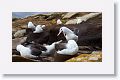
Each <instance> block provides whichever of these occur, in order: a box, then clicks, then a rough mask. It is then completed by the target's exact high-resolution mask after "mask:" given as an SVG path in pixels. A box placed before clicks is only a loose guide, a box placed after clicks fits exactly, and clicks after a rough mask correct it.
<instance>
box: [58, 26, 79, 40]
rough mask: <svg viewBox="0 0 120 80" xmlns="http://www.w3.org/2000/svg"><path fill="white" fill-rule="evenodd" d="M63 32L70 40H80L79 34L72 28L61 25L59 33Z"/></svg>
mask: <svg viewBox="0 0 120 80" xmlns="http://www.w3.org/2000/svg"><path fill="white" fill-rule="evenodd" d="M61 32H63V34H64V36H65V38H66V39H67V41H69V40H75V41H78V36H77V35H76V34H74V32H73V31H72V30H70V29H69V28H67V27H61V28H60V30H59V33H58V35H59V34H60V33H61Z"/></svg>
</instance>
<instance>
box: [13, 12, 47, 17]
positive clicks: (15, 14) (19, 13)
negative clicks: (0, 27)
mask: <svg viewBox="0 0 120 80" xmlns="http://www.w3.org/2000/svg"><path fill="white" fill-rule="evenodd" d="M47 13H48V12H12V18H25V17H28V16H32V15H37V14H47Z"/></svg>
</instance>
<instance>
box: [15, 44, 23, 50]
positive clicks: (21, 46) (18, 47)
mask: <svg viewBox="0 0 120 80" xmlns="http://www.w3.org/2000/svg"><path fill="white" fill-rule="evenodd" d="M23 47H24V46H23V45H21V44H19V45H17V47H16V50H17V51H21V49H22V48H23Z"/></svg>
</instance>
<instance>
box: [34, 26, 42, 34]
mask: <svg viewBox="0 0 120 80" xmlns="http://www.w3.org/2000/svg"><path fill="white" fill-rule="evenodd" d="M41 32H43V28H42V25H37V26H36V28H35V31H33V33H41Z"/></svg>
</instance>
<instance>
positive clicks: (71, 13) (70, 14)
mask: <svg viewBox="0 0 120 80" xmlns="http://www.w3.org/2000/svg"><path fill="white" fill-rule="evenodd" d="M77 13H78V12H69V13H67V14H66V15H64V17H63V19H69V18H71V17H72V16H74V15H76V14H77Z"/></svg>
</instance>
